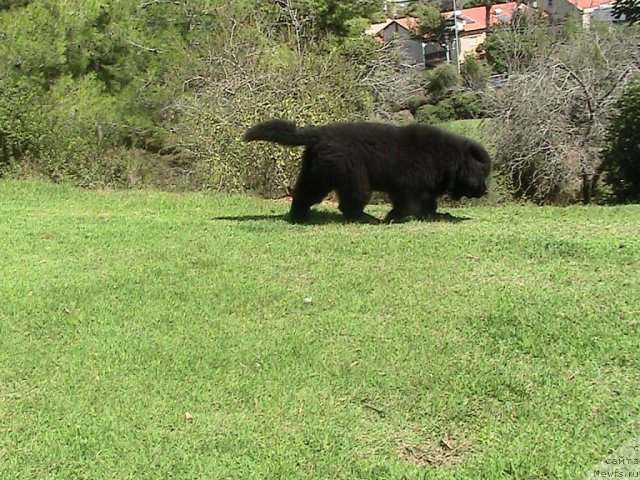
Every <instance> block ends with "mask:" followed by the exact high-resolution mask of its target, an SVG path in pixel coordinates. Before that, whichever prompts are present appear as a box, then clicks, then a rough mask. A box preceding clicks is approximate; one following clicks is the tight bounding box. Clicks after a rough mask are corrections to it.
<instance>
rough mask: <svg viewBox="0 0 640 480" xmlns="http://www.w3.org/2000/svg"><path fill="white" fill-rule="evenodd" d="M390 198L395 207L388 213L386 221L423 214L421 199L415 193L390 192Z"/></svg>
mask: <svg viewBox="0 0 640 480" xmlns="http://www.w3.org/2000/svg"><path fill="white" fill-rule="evenodd" d="M389 199H390V200H391V204H392V205H393V208H392V209H391V210H390V211H389V213H387V216H386V217H385V219H384V221H385V222H386V223H394V222H401V221H403V220H404V219H405V218H406V217H409V216H411V215H418V216H420V215H421V204H420V201H419V200H418V199H417V198H416V197H414V196H413V195H409V194H406V193H398V192H393V193H389Z"/></svg>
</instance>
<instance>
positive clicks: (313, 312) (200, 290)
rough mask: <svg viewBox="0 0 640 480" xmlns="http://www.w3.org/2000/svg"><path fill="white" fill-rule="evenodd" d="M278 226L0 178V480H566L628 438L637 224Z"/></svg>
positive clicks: (637, 434) (261, 205)
mask: <svg viewBox="0 0 640 480" xmlns="http://www.w3.org/2000/svg"><path fill="white" fill-rule="evenodd" d="M386 208H387V207H385V206H380V207H375V208H373V209H372V211H373V213H374V214H379V215H383V214H384V212H385V210H386ZM287 209H288V204H287V203H286V202H274V201H263V200H259V199H256V198H251V197H248V196H220V195H214V194H183V195H172V194H165V193H155V192H87V191H78V190H75V189H72V188H70V187H65V186H51V185H48V184H45V183H39V182H14V181H1V182H0V241H1V246H2V255H0V478H1V479H19V480H23V479H32V478H38V479H41V478H47V479H53V478H56V479H75V478H87V479H91V480H94V479H164V478H167V479H169V478H171V479H200V478H202V479H218V478H237V479H248V478H256V479H257V478H273V479H288V478H318V479H327V478H340V479H356V478H370V479H387V478H388V479H400V478H407V479H414V478H415V479H420V478H425V479H453V478H455V479H460V478H463V479H467V478H468V479H475V478H485V479H494V478H495V479H498V478H514V479H539V478H545V479H548V478H562V479H564V478H566V479H575V478H584V475H585V474H586V472H587V471H588V470H589V469H590V467H593V466H594V465H596V464H598V463H600V462H601V461H602V460H603V459H604V458H605V457H606V456H607V454H608V453H610V452H611V451H613V450H615V449H616V448H618V447H619V446H621V445H623V444H625V443H627V442H629V441H630V440H632V439H638V438H640V368H639V365H640V236H639V233H640V206H625V207H609V208H606V207H587V208H585V207H570V208H541V207H526V206H504V207H503V206H501V207H467V208H456V209H447V211H449V212H450V213H451V214H453V215H454V216H457V217H468V220H465V221H460V222H457V223H447V222H437V223H427V222H407V223H404V224H397V225H381V226H372V225H356V224H344V223H342V222H341V221H340V217H339V216H338V215H337V214H336V213H335V210H334V209H333V208H331V207H326V208H324V210H323V211H322V212H320V213H318V214H316V216H315V217H314V218H315V224H313V225H306V226H300V225H290V224H288V223H287V222H286V221H284V220H283V217H282V215H283V214H284V213H286V211H287Z"/></svg>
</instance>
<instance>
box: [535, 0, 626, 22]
mask: <svg viewBox="0 0 640 480" xmlns="http://www.w3.org/2000/svg"><path fill="white" fill-rule="evenodd" d="M614 3H615V2H614V0H538V8H539V9H541V10H542V11H544V12H547V13H548V14H549V17H550V19H551V21H552V22H560V21H563V20H565V19H566V18H574V19H575V20H578V21H579V22H580V23H581V24H582V26H583V27H585V28H589V26H590V25H591V22H592V21H593V20H596V21H597V20H600V21H616V19H615V18H614V17H613V4H614Z"/></svg>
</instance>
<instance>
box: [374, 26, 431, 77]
mask: <svg viewBox="0 0 640 480" xmlns="http://www.w3.org/2000/svg"><path fill="white" fill-rule="evenodd" d="M365 34H367V35H371V36H373V37H376V38H378V39H379V40H380V41H381V42H383V43H388V42H391V41H392V40H393V41H397V42H398V43H399V44H400V45H402V47H403V48H404V51H405V52H406V56H407V61H408V62H409V64H410V65H414V66H417V65H420V66H424V53H423V47H422V43H423V42H422V39H421V38H420V37H419V36H418V19H417V18H414V17H404V18H394V19H387V21H386V22H382V23H375V24H373V25H371V26H370V27H369V28H368V29H367V30H366V31H365Z"/></svg>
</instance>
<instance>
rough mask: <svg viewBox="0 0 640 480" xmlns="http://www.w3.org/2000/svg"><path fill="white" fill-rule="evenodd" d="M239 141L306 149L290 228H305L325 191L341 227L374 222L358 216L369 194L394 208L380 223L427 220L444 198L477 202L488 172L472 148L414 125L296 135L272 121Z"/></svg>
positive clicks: (350, 126) (481, 152) (484, 156)
mask: <svg viewBox="0 0 640 480" xmlns="http://www.w3.org/2000/svg"><path fill="white" fill-rule="evenodd" d="M244 140H245V141H248V142H249V141H254V140H266V141H268V142H276V143H280V144H282V145H304V146H306V149H305V151H304V154H303V157H302V169H301V171H300V175H299V176H298V180H297V182H296V184H295V187H294V188H293V193H292V197H293V201H292V204H291V212H290V215H291V221H292V222H294V223H299V222H304V221H305V220H307V218H308V216H309V209H310V208H311V206H312V205H314V204H316V203H319V202H321V201H322V199H323V198H324V197H326V196H327V194H328V193H329V192H331V191H332V190H335V191H336V192H337V194H338V198H339V201H340V203H339V208H340V211H341V212H342V213H343V215H344V216H345V218H347V219H348V220H352V221H361V222H368V223H378V222H379V220H378V219H376V218H374V217H372V216H371V215H368V214H366V213H364V211H363V209H364V207H365V205H366V204H367V203H368V202H369V199H370V198H371V193H372V191H374V190H375V191H381V192H386V193H387V194H388V195H389V198H390V200H391V203H392V204H393V208H392V210H391V211H390V212H389V214H388V215H387V217H386V219H385V221H387V222H393V221H398V220H401V219H403V218H404V217H406V216H409V215H413V216H416V217H418V218H434V217H435V215H436V208H437V204H436V199H437V198H438V197H440V196H441V195H444V194H445V193H446V194H449V196H450V197H451V198H453V199H454V200H458V199H460V198H462V197H463V196H466V197H481V196H482V195H484V194H485V193H486V192H487V177H488V176H489V173H490V171H491V159H490V158H489V154H488V153H487V151H486V150H485V148H484V147H483V146H482V145H480V144H479V143H477V142H474V141H472V140H470V139H468V138H465V137H462V136H460V135H456V134H454V133H450V132H446V131H444V130H441V129H439V128H436V127H432V126H426V125H419V124H414V125H408V126H403V127H397V126H393V125H386V124H382V123H336V124H331V125H326V126H320V127H315V126H309V127H304V128H296V125H295V123H293V122H289V121H287V120H277V119H276V120H269V121H266V122H262V123H258V124H257V125H255V126H253V127H251V128H250V129H249V130H247V132H246V133H245V135H244Z"/></svg>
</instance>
